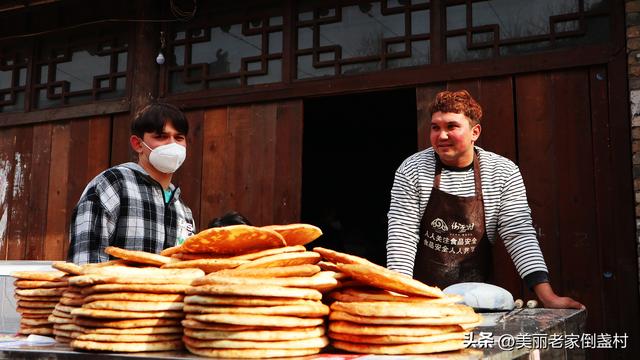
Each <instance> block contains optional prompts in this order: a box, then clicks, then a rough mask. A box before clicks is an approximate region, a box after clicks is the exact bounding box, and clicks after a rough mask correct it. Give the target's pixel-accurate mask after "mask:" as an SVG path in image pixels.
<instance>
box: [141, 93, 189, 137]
mask: <svg viewBox="0 0 640 360" xmlns="http://www.w3.org/2000/svg"><path fill="white" fill-rule="evenodd" d="M167 121H168V122H170V123H171V125H173V127H174V128H175V129H176V130H177V131H178V132H179V133H182V134H184V135H188V133H189V122H188V121H187V118H186V117H185V116H184V113H183V112H182V111H180V109H178V108H177V107H175V106H174V105H171V104H167V103H164V102H158V101H156V102H152V103H151V104H149V105H147V106H145V107H144V108H142V110H140V111H138V113H137V114H136V117H135V118H134V119H133V122H132V123H131V134H132V135H135V136H137V137H139V138H142V137H144V133H155V134H160V133H162V131H163V130H164V126H165V125H166V123H167Z"/></svg>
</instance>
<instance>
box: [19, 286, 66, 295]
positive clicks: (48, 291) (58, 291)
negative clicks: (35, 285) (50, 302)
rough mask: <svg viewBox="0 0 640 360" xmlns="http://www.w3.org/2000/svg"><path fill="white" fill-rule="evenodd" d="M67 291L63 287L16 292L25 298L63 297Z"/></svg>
mask: <svg viewBox="0 0 640 360" xmlns="http://www.w3.org/2000/svg"><path fill="white" fill-rule="evenodd" d="M64 291H65V288H63V287H57V288H49V289H16V290H15V292H16V294H18V295H23V296H61V295H62V293H63V292H64Z"/></svg>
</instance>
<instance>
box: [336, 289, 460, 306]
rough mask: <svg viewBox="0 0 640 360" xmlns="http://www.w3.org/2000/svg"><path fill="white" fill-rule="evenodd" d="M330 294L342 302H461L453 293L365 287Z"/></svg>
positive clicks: (458, 296)
mask: <svg viewBox="0 0 640 360" xmlns="http://www.w3.org/2000/svg"><path fill="white" fill-rule="evenodd" d="M330 296H331V297H332V298H333V299H335V300H339V301H343V302H360V301H392V302H415V303H427V304H453V303H457V302H461V301H462V300H463V298H462V296H460V295H455V294H445V296H444V297H442V298H434V297H428V296H407V295H403V294H396V293H393V292H390V291H386V290H378V289H365V288H345V289H343V290H340V291H334V292H332V293H331V294H330Z"/></svg>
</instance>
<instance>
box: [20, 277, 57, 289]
mask: <svg viewBox="0 0 640 360" xmlns="http://www.w3.org/2000/svg"><path fill="white" fill-rule="evenodd" d="M13 285H14V286H15V287H17V288H20V289H39V288H58V287H66V286H68V285H69V283H68V282H67V281H66V279H65V280H64V281H42V280H16V281H14V282H13Z"/></svg>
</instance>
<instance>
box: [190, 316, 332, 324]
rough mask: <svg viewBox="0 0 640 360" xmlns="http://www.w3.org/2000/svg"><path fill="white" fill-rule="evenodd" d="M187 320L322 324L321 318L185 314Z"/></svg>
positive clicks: (225, 322) (234, 322)
mask: <svg viewBox="0 0 640 360" xmlns="http://www.w3.org/2000/svg"><path fill="white" fill-rule="evenodd" d="M186 317H187V319H193V320H198V321H202V322H215V323H222V324H232V325H246V326H278V327H311V326H318V325H321V324H322V323H323V322H324V319H322V318H300V317H296V316H276V315H250V314H187V316H186Z"/></svg>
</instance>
